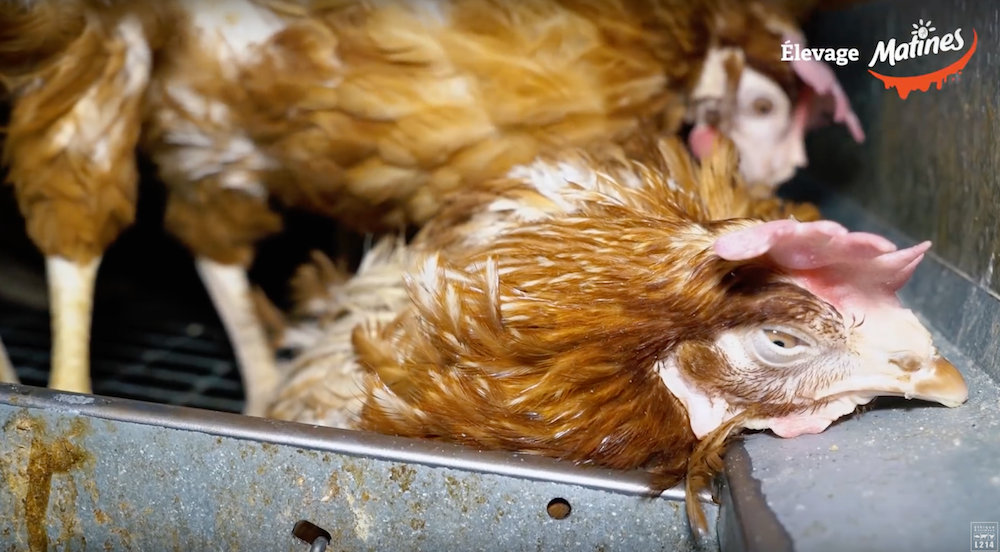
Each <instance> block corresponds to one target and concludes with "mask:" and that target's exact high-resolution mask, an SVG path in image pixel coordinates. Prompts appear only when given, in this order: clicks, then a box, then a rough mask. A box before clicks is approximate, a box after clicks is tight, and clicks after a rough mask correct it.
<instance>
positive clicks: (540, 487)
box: [0, 385, 717, 552]
mask: <svg viewBox="0 0 1000 552" xmlns="http://www.w3.org/2000/svg"><path fill="white" fill-rule="evenodd" d="M0 426H2V427H3V435H2V436H0V482H2V485H0V512H3V515H0V542H2V543H3V547H2V548H0V549H3V550H12V551H13V550H18V551H20V550H30V551H32V552H34V551H40V550H112V551H117V550H136V551H140V550H141V551H159V550H184V551H188V550H226V551H228V550H268V551H285V550H287V551H289V552H295V551H300V552H305V551H306V550H308V549H309V545H308V544H306V543H303V542H302V541H300V540H298V539H296V538H295V537H293V536H292V534H291V531H292V528H293V526H294V524H295V523H296V522H297V521H299V520H301V519H305V520H308V521H310V522H312V523H315V524H316V525H318V526H319V527H322V528H324V529H326V530H327V531H329V533H330V534H331V536H332V539H331V542H330V545H329V548H328V550H380V551H381V550H428V551H440V550H503V551H508V550H511V551H512V550H682V551H687V550H698V549H700V550H715V549H717V543H716V541H715V539H714V537H710V538H709V539H707V540H706V542H704V543H701V545H700V546H699V545H696V544H695V543H694V542H692V539H691V537H690V536H689V531H688V528H687V521H686V516H685V513H684V507H683V502H681V501H680V500H678V499H679V498H681V497H682V493H681V491H680V490H671V491H668V493H666V494H665V496H664V497H661V498H656V499H650V498H646V497H643V496H640V495H642V494H643V493H645V492H647V489H646V486H645V484H644V482H643V479H642V477H641V475H639V474H634V473H615V472H609V471H605V470H588V469H583V468H576V467H573V466H567V465H564V464H562V463H558V462H554V461H549V460H547V459H544V458H524V457H516V456H512V455H506V454H496V453H484V452H479V451H475V450H471V449H466V448H462V447H454V446H446V445H439V444H434V443H429V442H423V441H414V440H408V439H397V438H392V437H387V436H382V435H373V434H363V433H357V432H347V431H339V430H335V429H330V428H314V427H312V426H305V425H300V424H290V423H283V422H276V421H272V420H261V419H250V418H244V417H242V416H237V415H233V414H226V413H216V412H208V411H200V410H193V409H184V408H177V407H168V406H163V405H155V404H150V403H139V402H133V401H125V400H120V399H107V398H103V397H92V396H85V395H74V394H65V393H58V392H50V391H47V390H44V389H39V388H33V387H24V386H6V385H0ZM556 498H561V499H564V500H565V501H566V502H568V504H569V505H570V507H571V510H570V513H569V515H568V516H567V517H565V518H564V519H553V518H552V517H551V516H550V515H549V513H548V512H547V505H548V504H549V501H551V500H552V499H556ZM706 511H707V513H708V516H709V521H710V523H711V524H712V525H713V526H714V523H715V519H716V516H717V509H716V508H715V507H714V506H713V505H710V504H706Z"/></svg>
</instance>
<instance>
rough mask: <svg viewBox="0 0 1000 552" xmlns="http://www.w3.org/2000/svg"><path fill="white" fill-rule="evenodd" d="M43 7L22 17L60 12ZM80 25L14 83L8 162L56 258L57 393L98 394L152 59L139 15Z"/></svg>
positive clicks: (38, 233) (46, 249)
mask: <svg viewBox="0 0 1000 552" xmlns="http://www.w3.org/2000/svg"><path fill="white" fill-rule="evenodd" d="M35 5H36V6H39V7H43V8H44V9H43V10H42V11H40V12H39V13H37V14H30V13H28V12H21V14H20V15H21V17H28V19H31V17H35V16H37V17H39V18H44V17H47V14H49V13H56V14H61V12H59V11H54V10H52V9H51V6H47V7H46V5H45V3H41V2H40V3H38V4H35ZM69 5H70V6H75V4H69ZM46 10H48V11H46ZM29 16H30V17H29ZM60 17H62V15H60ZM80 20H81V21H83V23H82V27H81V28H79V29H76V30H78V31H79V34H78V35H76V38H74V39H72V40H69V41H68V42H67V43H66V46H67V47H66V48H65V50H62V51H55V52H56V53H52V54H51V55H52V57H51V59H49V60H48V61H50V63H45V64H40V65H39V67H40V68H39V70H38V71H36V72H34V73H28V74H27V75H21V77H19V78H14V79H9V82H10V83H11V84H12V85H13V86H12V88H13V91H14V101H13V109H12V111H11V118H10V123H9V125H8V127H7V140H6V142H5V146H4V159H5V160H6V161H7V162H8V163H9V165H10V172H9V176H8V179H9V180H10V182H11V183H13V185H14V188H15V195H16V196H17V201H18V205H19V207H20V209H21V212H22V213H23V214H24V217H25V220H26V221H27V230H28V236H29V237H30V238H31V239H32V241H33V242H34V243H35V245H36V246H38V248H39V249H41V250H42V252H43V253H44V254H45V257H46V259H47V279H48V282H49V290H50V294H51V302H50V308H51V312H52V339H53V346H52V372H51V376H50V381H49V387H52V388H55V389H62V390H64V391H75V392H90V390H91V387H90V358H89V345H90V322H91V321H90V311H91V305H92V303H93V289H94V277H95V275H96V272H97V266H98V265H99V264H100V258H101V255H102V254H103V252H104V250H105V249H106V248H107V247H108V245H110V244H111V242H113V241H114V240H115V239H116V238H117V237H118V235H119V234H120V233H121V231H122V230H123V229H124V228H125V227H127V226H128V225H130V224H131V223H132V221H133V219H134V217H135V203H136V183H137V174H136V167H135V147H136V143H137V141H138V136H139V129H140V124H139V123H140V109H141V101H142V97H143V94H144V93H145V90H146V86H147V84H148V81H149V73H150V66H151V53H150V49H149V45H148V44H147V41H146V38H145V35H144V27H143V24H142V22H141V21H140V20H139V19H138V18H136V17H133V16H129V15H122V14H121V13H120V12H119V13H115V14H111V13H107V14H94V17H87V18H81V19H80ZM18 21H21V20H18ZM21 22H23V21H21ZM7 23H8V21H4V24H5V25H6V24H7ZM26 24H27V23H26ZM35 27H38V28H43V29H44V28H46V27H45V26H44V25H41V24H39V23H38V22H37V21H35V23H33V24H32V28H35ZM2 34H3V33H0V35H2ZM8 34H9V35H10V36H20V35H18V34H17V33H8ZM64 38H65V37H64ZM0 46H3V45H2V44H0ZM50 53H51V52H50ZM28 57H30V56H27V55H25V59H28Z"/></svg>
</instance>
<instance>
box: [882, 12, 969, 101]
mask: <svg viewBox="0 0 1000 552" xmlns="http://www.w3.org/2000/svg"><path fill="white" fill-rule="evenodd" d="M977 42H979V35H978V34H976V30H975V29H972V46H969V51H968V52H966V53H965V55H964V56H962V59H960V60H958V61H956V62H955V63H952V64H951V65H949V66H947V67H945V68H944V69H938V70H937V71H934V72H933V73H927V74H926V75H914V76H912V77H889V76H886V75H880V74H878V73H876V72H875V71H872V70H871V69H869V70H868V72H869V73H871V74H872V76H873V77H875V78H876V79H878V80H880V81H882V84H884V85H885V89H886V90H888V89H890V88H892V87H893V86H895V87H896V91H897V92H899V97H900V98H901V99H904V100H905V99H906V97H907V96H909V95H910V92H913V91H914V90H919V91H921V92H927V90H928V89H929V88H930V87H931V85H932V84H935V83H936V84H937V89H938V90H941V87H942V86H944V83H945V81H947V80H948V77H950V76H952V75H960V74H961V73H962V69H965V64H966V63H969V59H970V58H972V54H973V53H975V51H976V43H977Z"/></svg>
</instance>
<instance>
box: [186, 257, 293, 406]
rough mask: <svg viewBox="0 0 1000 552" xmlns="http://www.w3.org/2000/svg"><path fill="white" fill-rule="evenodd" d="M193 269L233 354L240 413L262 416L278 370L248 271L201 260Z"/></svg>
mask: <svg viewBox="0 0 1000 552" xmlns="http://www.w3.org/2000/svg"><path fill="white" fill-rule="evenodd" d="M196 265H197V267H198V274H199V275H200V276H201V281H202V282H203V283H204V284H205V288H206V289H207V290H208V294H209V296H211V298H212V303H213V304H214V305H215V310H216V311H217V312H218V313H219V318H221V319H222V324H223V326H224V327H225V328H226V334H227V335H228V336H229V341H230V343H232V346H233V351H234V353H235V354H236V363H237V365H238V366H239V369H240V378H241V379H242V380H243V388H244V390H245V391H244V393H245V395H246V406H245V407H244V408H243V413H244V414H246V415H247V416H264V413H265V411H266V409H267V406H268V404H269V403H270V401H271V400H272V399H273V395H274V391H275V389H276V388H277V386H278V383H279V380H278V369H277V365H276V363H275V358H274V351H272V350H271V346H270V344H269V343H268V340H267V336H266V334H265V333H264V326H263V324H261V321H260V320H259V319H258V317H257V312H256V310H255V308H254V303H253V299H252V297H251V294H250V280H249V278H247V271H246V269H244V268H243V267H241V266H239V265H227V264H222V263H217V262H215V261H213V260H211V259H207V258H204V257H200V258H198V259H197V261H196Z"/></svg>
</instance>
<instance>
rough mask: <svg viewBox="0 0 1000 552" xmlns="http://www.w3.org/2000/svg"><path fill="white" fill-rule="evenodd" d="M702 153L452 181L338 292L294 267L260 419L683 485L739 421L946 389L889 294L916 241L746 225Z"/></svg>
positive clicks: (709, 462)
mask: <svg viewBox="0 0 1000 552" xmlns="http://www.w3.org/2000/svg"><path fill="white" fill-rule="evenodd" d="M724 146H725V143H724ZM706 162H707V165H706V166H705V167H704V168H701V169H698V168H697V167H695V166H694V165H693V163H692V162H691V161H690V160H689V159H688V157H687V156H686V154H685V152H684V150H683V146H682V145H681V144H680V143H679V142H677V141H675V140H672V139H671V140H667V141H663V142H661V143H660V144H659V146H658V147H657V148H655V149H654V150H653V151H652V152H650V154H649V155H647V156H645V157H639V156H634V155H633V156H632V158H631V159H627V158H625V157H624V156H623V155H622V154H621V152H620V151H616V150H612V151H607V150H605V151H600V152H597V153H584V152H581V151H569V152H566V153H563V154H561V155H557V156H554V157H550V158H548V159H543V160H539V161H538V162H536V163H533V164H531V165H528V166H525V167H520V168H516V169H514V170H512V171H511V172H510V173H509V174H508V175H507V177H506V178H504V179H500V180H495V181H492V182H489V183H485V184H483V185H481V186H474V187H471V188H470V189H468V190H466V191H463V193H461V194H458V195H456V196H455V200H454V202H452V203H450V204H449V205H447V206H445V207H443V208H442V212H441V213H440V214H439V215H438V216H437V217H435V218H434V219H433V220H432V221H430V222H429V223H428V224H427V225H426V226H425V227H424V228H423V229H422V230H421V232H420V233H419V234H418V235H417V237H416V238H415V239H414V242H413V243H412V244H411V245H410V246H407V247H404V246H403V245H402V244H401V243H398V242H393V241H391V240H387V241H384V242H382V243H380V244H379V245H378V246H377V247H376V248H375V249H374V250H373V251H372V252H371V253H370V254H369V256H368V257H367V258H366V259H365V262H364V263H363V265H362V267H361V269H360V270H359V272H358V274H357V275H356V276H355V277H354V278H352V279H351V280H349V281H348V282H346V283H339V284H335V285H333V286H327V287H325V288H324V286H323V284H322V279H321V278H319V275H321V274H330V273H332V272H333V271H332V270H331V269H330V267H324V265H323V264H319V265H312V266H308V267H307V268H306V269H304V270H303V271H302V272H301V274H300V277H299V278H298V280H297V284H298V286H299V291H300V293H301V294H302V300H303V304H302V311H303V312H306V313H310V314H311V315H312V316H313V317H314V318H315V320H314V321H311V322H302V323H299V324H296V325H293V326H292V327H291V328H290V330H289V334H288V339H289V341H293V342H296V343H298V344H299V346H300V347H302V352H301V353H300V354H299V355H298V357H297V358H296V359H295V360H293V361H292V362H291V364H290V366H289V370H288V374H289V379H288V381H287V382H286V383H285V384H284V385H283V387H282V388H281V389H280V391H279V394H278V396H277V398H276V400H275V402H274V404H273V405H272V407H271V409H270V411H269V413H268V414H269V415H270V416H272V417H275V418H280V419H287V420H293V421H299V422H304V423H311V424H323V425H332V426H337V427H342V428H348V429H361V430H369V431H375V432H381V433H387V434H392V435H402V436H408V437H419V438H433V439H443V440H447V441H452V442H456V443H461V444H465V445H470V446H474V447H477V448H481V449H502V450H510V451H517V452H522V453H529V454H540V455H545V456H551V457H556V458H561V459H565V460H570V461H574V462H578V463H582V464H592V465H599V466H605V467H611V468H617V469H635V468H644V469H646V470H648V471H649V472H650V473H651V474H653V480H652V484H653V487H654V488H655V489H658V490H659V489H665V488H667V487H669V486H671V485H673V484H674V483H676V482H678V481H679V480H680V479H681V478H682V477H684V476H685V475H687V476H688V482H687V485H688V492H689V493H694V492H697V491H698V490H699V489H700V487H701V486H703V485H704V484H706V482H707V481H708V478H709V476H710V475H711V473H712V470H713V469H714V468H716V467H717V466H718V465H719V462H720V460H719V455H720V454H721V449H722V445H723V443H724V441H725V439H726V438H727V437H728V436H729V435H730V433H731V432H733V431H736V430H738V429H740V428H751V429H771V430H772V431H774V432H775V433H776V434H778V435H779V436H782V437H794V436H797V435H800V434H803V433H817V432H821V431H823V430H824V429H826V427H827V426H829V425H830V424H831V423H832V422H833V421H835V420H836V419H838V418H840V417H842V416H844V415H847V414H850V413H851V412H853V411H854V410H855V408H856V407H857V406H858V405H861V404H866V403H868V402H870V401H871V400H872V399H873V398H874V397H876V396H878V395H900V396H905V397H907V398H920V399H925V400H930V401H937V402H940V403H942V404H945V405H948V406H957V405H959V404H961V403H963V402H964V401H965V400H966V398H967V394H968V391H967V388H966V385H965V382H964V380H963V378H962V376H961V374H960V373H959V372H958V371H957V370H956V369H955V368H954V367H953V366H952V365H951V364H949V363H948V361H946V360H945V359H944V358H942V357H940V356H939V355H938V353H937V350H936V349H935V347H934V344H933V343H932V340H931V335H930V334H929V333H928V331H927V330H926V329H924V327H923V326H922V325H921V324H920V322H919V321H918V320H917V318H916V317H915V316H914V314H913V313H912V312H911V311H909V310H907V309H905V308H903V307H902V306H901V305H900V303H899V301H898V300H897V297H896V294H895V291H896V290H897V289H899V288H900V287H901V286H902V285H903V284H904V283H905V282H906V281H907V279H908V278H909V276H910V274H911V273H912V271H913V270H914V268H915V267H916V265H917V263H919V261H920V259H921V258H922V257H923V254H924V252H925V251H927V249H928V247H929V246H930V244H929V243H927V242H925V243H922V244H920V245H917V246H914V247H911V248H908V249H904V250H897V249H896V247H895V246H894V245H893V244H892V243H891V242H889V241H887V240H885V239H883V238H881V237H879V236H876V235H872V234H864V233H851V232H848V231H847V230H845V229H844V228H843V227H841V226H840V225H838V224H836V223H833V222H830V221H815V222H799V221H796V220H794V219H789V218H784V219H776V220H771V221H769V222H765V221H764V219H765V218H774V217H776V216H780V214H779V213H780V211H772V212H770V213H764V214H763V216H762V217H761V218H746V216H747V215H748V214H749V212H750V209H751V208H752V206H753V205H755V204H754V203H752V202H748V201H746V194H745V192H744V191H743V190H744V188H743V187H742V186H741V185H740V183H739V178H738V175H736V174H735V169H736V163H737V160H736V156H735V155H734V154H733V152H732V148H731V147H722V148H720V149H717V150H716V151H715V153H714V154H712V155H711V156H710V157H709V158H708V159H707V160H706ZM782 214H783V213H782ZM688 504H689V508H697V506H696V505H697V501H695V500H689V501H688ZM689 515H690V516H691V519H692V520H693V522H694V523H695V524H696V525H700V526H703V525H704V519H703V517H702V514H701V512H700V511H698V510H691V511H689Z"/></svg>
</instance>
